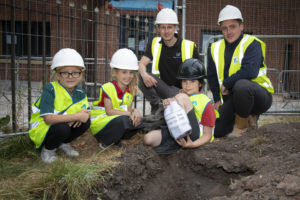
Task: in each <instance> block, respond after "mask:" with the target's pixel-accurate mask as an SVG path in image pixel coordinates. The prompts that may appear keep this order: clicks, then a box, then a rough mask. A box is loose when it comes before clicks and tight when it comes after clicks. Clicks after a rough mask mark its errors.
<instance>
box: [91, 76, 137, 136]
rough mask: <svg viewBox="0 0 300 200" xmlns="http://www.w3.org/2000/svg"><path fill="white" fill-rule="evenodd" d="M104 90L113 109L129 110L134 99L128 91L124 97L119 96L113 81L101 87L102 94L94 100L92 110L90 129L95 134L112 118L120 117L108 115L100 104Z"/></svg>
mask: <svg viewBox="0 0 300 200" xmlns="http://www.w3.org/2000/svg"><path fill="white" fill-rule="evenodd" d="M103 92H104V93H105V94H106V95H107V96H108V97H109V98H110V100H111V103H112V107H113V109H117V110H122V111H128V109H129V106H131V103H132V101H133V96H132V94H130V93H128V92H126V93H125V94H124V95H123V98H122V99H119V98H118V95H117V90H116V87H115V86H114V84H113V83H111V82H108V83H105V84H104V85H102V87H101V88H100V95H99V99H98V101H94V102H93V108H92V110H91V126H90V129H91V131H92V134H93V135H96V134H97V133H99V131H101V130H102V129H103V128H104V127H105V126H106V125H107V124H108V123H109V122H110V121H111V120H113V119H115V118H116V117H119V116H120V115H106V112H105V108H104V107H102V106H98V104H99V103H100V102H101V100H102V98H103V95H102V94H103Z"/></svg>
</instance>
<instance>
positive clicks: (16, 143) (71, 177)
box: [0, 133, 124, 200]
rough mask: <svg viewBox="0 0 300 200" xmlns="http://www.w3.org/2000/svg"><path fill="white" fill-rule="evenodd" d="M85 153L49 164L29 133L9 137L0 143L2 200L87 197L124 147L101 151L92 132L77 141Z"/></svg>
mask: <svg viewBox="0 0 300 200" xmlns="http://www.w3.org/2000/svg"><path fill="white" fill-rule="evenodd" d="M73 145H74V146H75V148H76V149H78V150H79V152H80V153H81V155H80V157H79V158H72V159H71V158H68V157H66V156H65V155H64V154H63V153H61V152H58V160H57V161H56V162H54V163H51V164H45V163H43V162H42V161H41V159H40V152H39V151H36V150H35V149H34V145H33V143H32V142H31V141H30V139H29V138H28V136H27V135H26V136H16V137H11V138H8V139H7V140H5V141H3V142H2V143H1V145H0V199H3V200H6V199H7V200H8V199H16V200H18V199H22V200H23V199H57V200H59V199H72V200H73V199H74V200H77V199H78V200H79V199H86V198H87V195H88V194H91V193H92V192H93V193H97V191H96V189H95V186H96V185H99V183H104V182H105V178H104V176H103V174H104V173H105V174H107V172H108V173H109V172H110V171H111V169H112V168H114V167H115V166H117V165H118V164H119V162H118V161H117V159H115V158H117V157H119V156H120V155H121V154H122V153H123V151H124V149H122V148H117V147H112V148H110V149H108V150H105V151H101V150H100V149H99V148H98V146H97V143H96V141H95V139H94V138H93V136H91V134H90V133H87V134H85V136H84V137H83V138H79V139H78V142H77V143H74V144H73Z"/></svg>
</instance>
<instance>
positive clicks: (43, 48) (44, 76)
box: [42, 0, 47, 87]
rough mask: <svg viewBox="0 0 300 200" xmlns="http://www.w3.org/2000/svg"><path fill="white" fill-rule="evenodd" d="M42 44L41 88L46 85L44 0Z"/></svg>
mask: <svg viewBox="0 0 300 200" xmlns="http://www.w3.org/2000/svg"><path fill="white" fill-rule="evenodd" d="M42 10H43V17H42V18H43V36H42V38H43V42H42V52H43V53H42V62H43V64H42V65H43V68H42V78H43V80H42V82H43V87H44V86H45V84H46V73H47V72H46V0H43V8H42Z"/></svg>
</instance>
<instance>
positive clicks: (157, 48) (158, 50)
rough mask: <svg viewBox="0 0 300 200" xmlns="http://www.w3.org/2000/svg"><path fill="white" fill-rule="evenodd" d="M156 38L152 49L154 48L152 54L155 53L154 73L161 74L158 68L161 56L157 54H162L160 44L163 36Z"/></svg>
mask: <svg viewBox="0 0 300 200" xmlns="http://www.w3.org/2000/svg"><path fill="white" fill-rule="evenodd" d="M154 39H155V42H154V45H153V46H152V49H153V52H152V55H153V60H152V74H159V70H158V62H159V56H157V55H160V53H161V44H160V41H161V38H160V37H157V38H154Z"/></svg>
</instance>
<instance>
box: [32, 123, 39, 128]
mask: <svg viewBox="0 0 300 200" xmlns="http://www.w3.org/2000/svg"><path fill="white" fill-rule="evenodd" d="M38 125H39V122H33V123H31V124H30V129H33V128H36V127H37V126H38Z"/></svg>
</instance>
